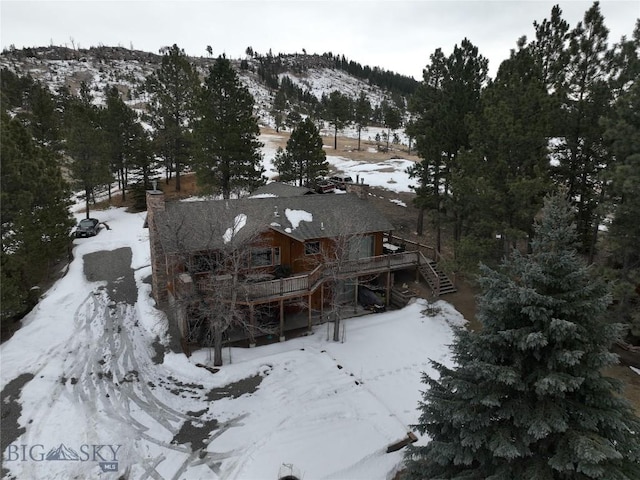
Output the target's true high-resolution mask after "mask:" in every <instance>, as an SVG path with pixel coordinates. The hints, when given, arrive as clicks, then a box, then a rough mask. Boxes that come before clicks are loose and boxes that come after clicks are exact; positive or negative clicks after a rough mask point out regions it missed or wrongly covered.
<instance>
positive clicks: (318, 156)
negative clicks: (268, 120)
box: [273, 118, 329, 186]
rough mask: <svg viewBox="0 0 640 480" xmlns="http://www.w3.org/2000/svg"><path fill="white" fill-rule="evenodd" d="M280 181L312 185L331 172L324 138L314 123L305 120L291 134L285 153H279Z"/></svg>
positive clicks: (277, 161) (277, 159)
mask: <svg viewBox="0 0 640 480" xmlns="http://www.w3.org/2000/svg"><path fill="white" fill-rule="evenodd" d="M273 163H274V166H275V167H276V169H277V171H278V174H279V175H280V180H281V181H283V182H296V183H297V184H298V185H300V186H302V185H311V184H312V183H313V181H314V180H315V179H316V178H317V177H319V176H322V175H326V174H327V172H328V171H329V164H328V163H327V155H326V153H325V151H324V148H322V138H321V137H320V133H319V132H318V129H317V128H316V126H315V124H314V123H313V121H312V120H311V119H309V118H305V119H304V120H303V121H302V122H300V123H299V124H298V126H297V127H296V128H295V129H294V130H293V132H291V136H290V137H289V140H288V141H287V149H286V151H285V152H283V151H279V152H278V153H277V154H276V157H275V159H274V162H273Z"/></svg>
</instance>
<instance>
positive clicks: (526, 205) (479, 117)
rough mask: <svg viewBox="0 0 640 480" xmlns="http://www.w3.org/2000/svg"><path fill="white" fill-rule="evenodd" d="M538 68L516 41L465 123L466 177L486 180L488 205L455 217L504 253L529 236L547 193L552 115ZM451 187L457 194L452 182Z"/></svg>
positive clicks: (523, 44)
mask: <svg viewBox="0 0 640 480" xmlns="http://www.w3.org/2000/svg"><path fill="white" fill-rule="evenodd" d="M540 69H541V66H540V64H539V63H538V62H537V61H536V57H535V55H533V54H532V51H531V49H530V48H529V47H526V46H525V39H524V38H521V39H520V41H519V42H518V50H517V51H516V50H514V51H512V52H511V56H510V58H508V59H507V60H505V61H504V62H502V64H501V65H500V68H499V69H498V73H497V75H496V78H495V80H494V81H493V82H491V83H490V84H489V85H488V86H487V88H485V89H484V91H483V93H482V95H481V101H480V105H481V107H480V111H479V112H478V113H477V114H476V115H474V116H473V117H471V118H470V120H469V126H470V151H469V153H468V155H470V156H475V157H476V158H475V162H474V163H475V167H476V168H474V169H473V170H472V171H469V172H468V173H469V174H470V175H473V176H474V177H476V178H477V177H481V178H483V179H485V180H487V181H488V183H489V185H490V190H489V191H488V192H487V193H489V195H490V196H491V205H490V208H487V209H486V210H484V211H477V210H476V211H475V213H474V214H473V215H460V216H459V217H458V218H459V219H460V220H462V219H464V221H465V222H466V223H467V225H466V226H465V229H466V230H467V231H469V230H471V232H472V233H474V234H477V235H479V236H481V237H484V238H487V236H489V237H493V236H494V235H495V234H496V233H500V235H501V241H502V243H503V244H504V246H505V248H506V249H507V252H508V250H509V248H510V247H512V246H516V245H517V243H516V242H517V240H525V241H526V239H527V238H528V237H531V236H533V218H534V216H535V214H536V213H537V212H538V211H539V210H540V208H541V207H542V201H543V198H544V195H545V194H546V193H547V192H548V191H550V190H551V179H550V167H549V157H548V154H549V152H548V148H547V145H548V137H549V132H550V130H551V126H550V123H551V118H552V116H553V115H552V113H553V112H552V110H551V105H552V104H551V102H550V100H549V96H548V94H547V89H546V85H545V84H544V82H543V80H542V79H541V72H540ZM465 186H466V185H465ZM452 188H453V189H454V191H460V190H461V186H460V185H457V184H456V182H455V181H453V180H452ZM456 200H458V203H459V199H456ZM469 224H475V225H479V224H480V226H481V228H482V230H483V231H479V232H478V231H473V228H471V227H470V225H469ZM488 226H490V227H491V229H490V230H489V231H487V227H488ZM457 228H458V229H462V226H458V227H457Z"/></svg>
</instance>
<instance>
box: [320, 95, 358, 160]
mask: <svg viewBox="0 0 640 480" xmlns="http://www.w3.org/2000/svg"><path fill="white" fill-rule="evenodd" d="M322 104H323V105H324V119H325V120H327V121H328V122H329V125H332V126H333V129H334V137H333V138H334V140H333V149H334V150H337V149H338V132H339V131H340V130H342V129H343V128H345V127H346V126H347V125H349V124H350V123H351V121H352V118H353V116H352V113H351V99H350V98H349V97H348V96H347V95H343V94H342V93H340V92H339V91H338V90H334V91H332V92H331V93H330V94H329V97H326V96H325V95H324V94H323V101H322Z"/></svg>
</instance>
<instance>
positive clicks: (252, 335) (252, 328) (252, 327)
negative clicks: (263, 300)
mask: <svg viewBox="0 0 640 480" xmlns="http://www.w3.org/2000/svg"><path fill="white" fill-rule="evenodd" d="M255 346H256V315H255V307H254V305H253V303H251V304H249V348H254V347H255Z"/></svg>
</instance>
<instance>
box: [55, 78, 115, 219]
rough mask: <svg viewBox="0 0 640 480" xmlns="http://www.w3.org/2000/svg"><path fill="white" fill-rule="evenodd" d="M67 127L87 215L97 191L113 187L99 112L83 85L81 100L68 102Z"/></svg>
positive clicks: (75, 177)
mask: <svg viewBox="0 0 640 480" xmlns="http://www.w3.org/2000/svg"><path fill="white" fill-rule="evenodd" d="M65 103H66V105H65V112H64V123H65V127H66V128H65V134H66V144H65V149H66V153H67V155H68V156H69V157H71V159H72V161H71V165H70V166H71V175H72V176H73V180H74V183H75V186H76V187H78V188H80V189H82V190H83V191H84V201H85V214H86V217H87V218H89V215H90V207H89V203H90V201H91V199H92V198H93V197H94V194H95V189H96V187H99V186H102V185H108V184H110V183H111V180H112V176H111V172H110V168H109V157H108V153H107V143H106V137H105V134H104V130H103V129H102V126H101V122H100V120H101V119H100V110H99V109H98V108H97V107H96V106H95V105H94V104H93V99H92V97H91V93H90V91H89V86H88V85H87V84H85V83H84V82H82V84H81V85H80V96H79V97H73V96H72V97H68V98H67V99H66V102H65Z"/></svg>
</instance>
